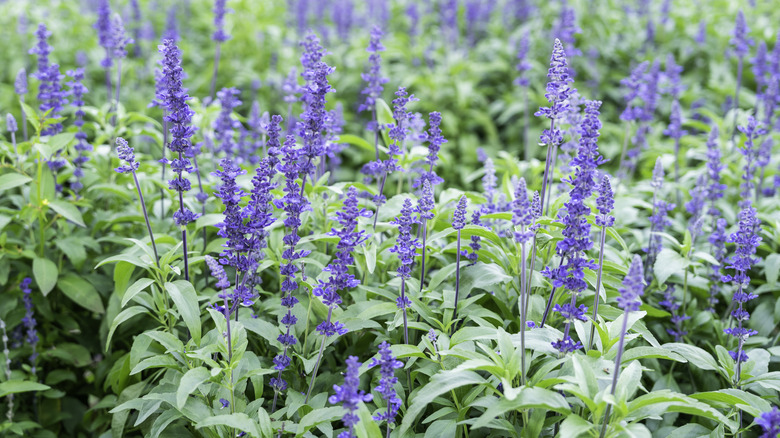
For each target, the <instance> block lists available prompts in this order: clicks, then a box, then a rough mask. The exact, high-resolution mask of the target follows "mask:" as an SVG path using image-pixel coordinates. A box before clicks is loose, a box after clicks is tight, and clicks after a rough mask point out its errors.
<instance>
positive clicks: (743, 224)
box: [722, 205, 761, 381]
mask: <svg viewBox="0 0 780 438" xmlns="http://www.w3.org/2000/svg"><path fill="white" fill-rule="evenodd" d="M758 226H759V221H758V218H756V210H755V209H754V208H753V207H751V206H750V205H748V206H747V207H744V208H743V209H742V211H741V212H740V213H739V228H738V230H737V232H735V233H732V234H731V235H730V236H729V239H728V242H730V243H734V244H736V246H737V247H736V249H735V251H734V255H733V256H731V257H730V258H728V260H727V263H728V265H726V269H733V270H734V275H723V277H722V280H723V281H724V282H731V283H733V284H734V285H735V286H736V287H737V291H736V292H734V296H733V297H732V301H733V302H734V303H735V304H736V308H735V309H734V310H733V311H732V312H731V316H732V317H733V318H734V321H736V322H737V326H736V327H729V328H727V329H725V330H723V331H724V332H725V333H726V334H729V335H731V336H734V337H735V338H737V340H738V347H737V351H730V352H729V353H730V354H731V357H732V359H734V361H736V362H738V363H741V362H746V361H747V359H748V356H747V354H746V353H745V352H744V351H743V346H744V344H745V341H747V338H748V337H749V336H753V335H755V334H758V332H756V331H755V330H750V329H748V328H747V327H744V324H745V323H747V321H748V319H750V313H748V312H747V310H745V309H744V305H745V303H747V302H748V301H750V300H753V299H755V298H757V295H755V294H752V293H750V292H748V291H747V288H748V287H750V275H749V274H750V268H751V267H752V266H753V265H754V264H755V263H757V262H758V261H760V259H759V258H757V257H754V256H755V254H756V249H757V248H758V245H759V244H760V243H761V237H760V236H759V235H758V234H757V229H758ZM737 369H738V370H739V367H738V368H737ZM736 379H737V381H738V380H739V379H740V376H739V372H738V373H737V376H736Z"/></svg>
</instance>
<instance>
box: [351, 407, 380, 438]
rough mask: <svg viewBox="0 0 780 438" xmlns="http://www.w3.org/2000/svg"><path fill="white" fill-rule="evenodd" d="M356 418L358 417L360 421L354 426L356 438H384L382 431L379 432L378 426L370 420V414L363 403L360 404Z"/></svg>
mask: <svg viewBox="0 0 780 438" xmlns="http://www.w3.org/2000/svg"><path fill="white" fill-rule="evenodd" d="M358 417H360V421H358V424H356V425H355V433H356V434H357V436H358V438H384V435H383V434H382V431H381V430H379V425H378V424H376V421H374V419H373V418H371V412H369V411H368V408H367V407H366V405H365V404H363V403H360V408H359V409H358Z"/></svg>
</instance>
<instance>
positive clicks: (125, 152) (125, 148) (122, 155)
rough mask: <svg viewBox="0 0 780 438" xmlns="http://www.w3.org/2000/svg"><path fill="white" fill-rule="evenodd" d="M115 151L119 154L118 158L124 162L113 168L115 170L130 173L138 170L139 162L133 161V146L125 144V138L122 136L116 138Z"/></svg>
mask: <svg viewBox="0 0 780 438" xmlns="http://www.w3.org/2000/svg"><path fill="white" fill-rule="evenodd" d="M116 153H117V155H118V156H119V159H120V160H122V161H124V162H125V164H123V165H121V166H119V167H117V168H116V169H114V170H115V171H117V172H118V173H131V172H135V171H136V170H138V166H139V165H140V164H139V163H138V162H137V161H135V154H134V153H133V148H132V147H130V145H129V144H127V140H125V139H124V138H122V137H117V138H116Z"/></svg>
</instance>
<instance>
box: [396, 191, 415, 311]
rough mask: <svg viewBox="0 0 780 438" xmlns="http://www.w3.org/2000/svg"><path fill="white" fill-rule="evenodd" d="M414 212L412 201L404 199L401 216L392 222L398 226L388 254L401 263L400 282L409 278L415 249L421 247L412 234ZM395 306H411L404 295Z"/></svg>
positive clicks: (403, 307)
mask: <svg viewBox="0 0 780 438" xmlns="http://www.w3.org/2000/svg"><path fill="white" fill-rule="evenodd" d="M414 212H415V211H414V208H413V207H412V200H411V199H409V198H406V199H405V200H404V205H403V207H401V215H400V216H398V217H397V218H395V220H393V222H392V223H393V224H396V225H398V238H397V240H396V242H395V245H393V247H392V248H390V252H392V253H396V254H398V259H399V260H400V261H401V266H399V267H398V276H399V277H401V279H402V281H405V280H406V279H408V278H410V277H411V273H412V263H413V262H414V257H415V256H416V255H417V249H418V248H421V247H422V244H421V243H420V240H419V239H417V238H416V237H414V234H413V233H412V228H413V226H414V224H416V223H418V219H417V218H416V217H415V215H414ZM396 304H397V306H398V308H399V309H406V308H408V307H410V306H411V305H412V303H411V301H409V298H407V297H406V296H405V295H402V296H401V297H399V298H398V299H397V300H396Z"/></svg>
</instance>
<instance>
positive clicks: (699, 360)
mask: <svg viewBox="0 0 780 438" xmlns="http://www.w3.org/2000/svg"><path fill="white" fill-rule="evenodd" d="M661 347H662V348H665V349H667V350H671V351H673V352H675V353H677V354H679V355H680V356H682V357H684V358H685V359H687V360H688V362H690V363H692V364H694V365H695V366H696V367H698V368H701V369H703V370H711V371H716V370H717V369H718V362H717V361H716V360H715V358H714V357H712V355H711V354H709V353H707V351H705V350H704V349H702V348H699V347H696V346H693V345H688V344H683V343H679V342H672V343H669V344H663V345H662V346H661Z"/></svg>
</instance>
